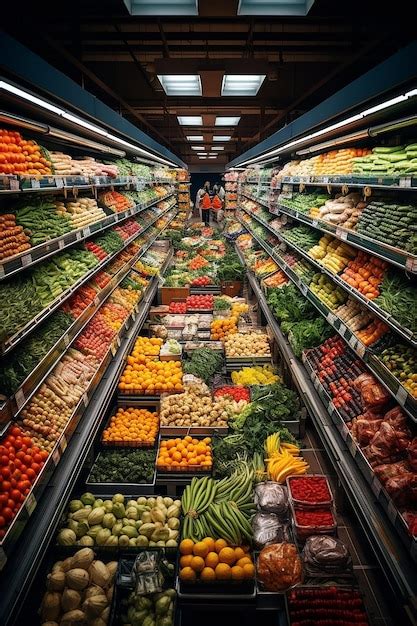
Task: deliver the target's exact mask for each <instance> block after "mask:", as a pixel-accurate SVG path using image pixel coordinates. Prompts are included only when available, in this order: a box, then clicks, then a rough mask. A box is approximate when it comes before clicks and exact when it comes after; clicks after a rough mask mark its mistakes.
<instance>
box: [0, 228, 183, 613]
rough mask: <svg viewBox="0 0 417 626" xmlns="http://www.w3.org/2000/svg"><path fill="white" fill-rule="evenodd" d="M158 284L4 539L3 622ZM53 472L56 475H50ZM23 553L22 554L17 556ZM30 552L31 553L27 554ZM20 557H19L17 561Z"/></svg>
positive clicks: (32, 568) (33, 567)
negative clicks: (5, 588)
mask: <svg viewBox="0 0 417 626" xmlns="http://www.w3.org/2000/svg"><path fill="white" fill-rule="evenodd" d="M164 228H165V227H164ZM162 230H163V229H162ZM171 259H172V251H170V253H169V254H168V256H167V258H166V259H165V261H164V263H163V265H162V267H161V270H160V271H161V272H162V273H163V272H165V270H166V268H167V266H168V264H169V263H170V262H171ZM157 289H158V277H157V276H154V277H153V278H152V279H151V281H150V283H149V285H148V287H147V288H146V290H145V293H144V297H143V299H142V300H141V301H140V302H139V303H138V305H137V306H136V307H135V310H134V311H133V312H132V314H131V315H130V316H129V318H127V320H126V321H125V323H124V324H123V326H122V327H121V329H120V331H119V334H118V335H117V336H116V338H115V339H114V340H113V342H112V345H111V346H110V348H109V351H108V353H107V355H106V356H105V357H104V359H103V360H102V363H101V365H100V368H99V370H98V372H97V373H96V375H95V376H94V378H93V379H92V381H91V383H90V386H89V389H88V390H87V391H86V393H84V395H83V396H82V398H81V400H80V402H79V404H78V406H77V407H76V409H75V410H74V413H73V416H72V417H71V419H70V421H69V422H68V424H67V428H66V430H65V431H64V433H63V434H62V436H61V438H60V440H59V441H58V442H57V443H56V446H55V448H54V451H53V452H52V454H51V455H50V456H49V458H48V461H47V464H46V465H45V468H46V469H47V470H48V471H46V469H45V474H44V472H42V474H41V476H44V478H45V480H43V484H42V488H41V489H39V490H38V491H37V492H36V496H35V495H34V494H33V493H32V492H31V494H30V495H29V496H28V498H27V501H26V503H25V505H24V506H23V507H22V509H21V511H22V513H23V514H24V515H23V518H22V519H21V520H19V522H20V523H19V524H15V523H13V525H12V526H11V532H10V534H9V532H8V533H7V535H6V536H5V538H4V540H3V543H2V546H1V548H0V569H2V568H3V569H4V568H5V569H6V574H7V580H8V592H7V594H6V593H5V594H2V598H1V600H0V615H2V617H1V618H0V621H1V622H2V623H4V624H6V623H8V620H9V618H10V616H11V614H12V612H13V611H15V610H16V611H17V610H18V599H17V598H18V596H19V594H20V593H21V592H23V594H25V593H26V592H27V590H28V587H29V585H26V586H25V584H24V583H27V581H28V580H29V579H32V578H33V577H34V575H35V574H36V571H37V569H38V567H39V565H40V561H41V558H39V557H40V555H42V554H43V552H44V550H45V547H46V545H47V543H48V542H49V540H50V537H51V534H52V533H53V532H54V530H55V529H56V527H57V525H58V524H59V522H60V519H61V516H62V512H63V509H64V507H65V504H66V500H67V498H68V496H69V494H70V492H71V490H72V489H73V486H74V484H75V482H76V480H77V478H78V475H79V472H80V471H81V468H82V465H83V464H84V462H85V459H86V457H87V454H88V452H89V450H90V448H91V445H92V443H93V441H94V439H95V436H96V434H97V432H98V428H99V426H100V424H101V419H102V415H103V414H104V412H105V411H106V410H107V409H108V407H109V406H110V404H111V402H112V398H113V393H114V391H115V389H116V387H117V381H118V378H119V376H120V374H121V372H122V370H123V367H124V362H125V356H126V354H129V352H130V350H131V348H132V346H133V344H134V341H135V338H136V336H137V333H138V332H139V331H140V329H141V328H142V326H143V324H144V322H145V320H146V317H147V314H148V310H149V307H150V306H151V303H152V301H153V299H154V297H155V295H156V293H157ZM126 331H127V332H126ZM64 451H66V454H65V458H64V460H63V461H62V462H59V461H60V458H61V456H62V454H63V453H64ZM55 468H56V469H55ZM51 476H52V480H50V479H51ZM46 479H47V480H46ZM48 481H49V484H47V483H48ZM48 488H49V490H50V497H49V498H46V497H43V498H42V499H41V500H40V501H39V502H37V499H39V497H40V494H41V492H42V491H45V490H46V489H48ZM16 520H17V518H16ZM27 524H30V525H31V527H32V529H33V533H30V532H27V533H25V535H24V537H23V540H21V541H20V542H19V543H16V542H17V539H18V537H19V534H20V533H21V532H22V530H23V527H24V526H25V525H27ZM12 529H13V532H12ZM21 550H23V551H22V552H21ZM19 553H20V556H18V555H19ZM28 553H30V554H29V556H28ZM34 555H37V557H38V558H36V557H35V556H34ZM16 557H17V560H16ZM16 563H19V567H17V566H16ZM23 581H24V583H23Z"/></svg>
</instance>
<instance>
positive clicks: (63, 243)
mask: <svg viewBox="0 0 417 626" xmlns="http://www.w3.org/2000/svg"><path fill="white" fill-rule="evenodd" d="M58 248H59V250H63V249H64V248H65V241H64V240H63V239H60V240H59V241H58Z"/></svg>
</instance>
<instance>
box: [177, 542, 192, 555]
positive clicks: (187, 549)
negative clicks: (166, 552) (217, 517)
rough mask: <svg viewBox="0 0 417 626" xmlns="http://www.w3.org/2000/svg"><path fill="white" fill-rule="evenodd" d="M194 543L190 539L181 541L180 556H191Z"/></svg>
mask: <svg viewBox="0 0 417 626" xmlns="http://www.w3.org/2000/svg"><path fill="white" fill-rule="evenodd" d="M193 546H194V542H193V541H191V539H183V540H182V541H181V543H180V553H181V554H192V553H193Z"/></svg>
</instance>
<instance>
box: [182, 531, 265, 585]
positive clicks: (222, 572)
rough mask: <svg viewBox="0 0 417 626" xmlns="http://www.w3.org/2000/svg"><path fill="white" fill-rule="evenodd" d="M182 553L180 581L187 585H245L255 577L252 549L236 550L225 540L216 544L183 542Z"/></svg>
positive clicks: (209, 540) (208, 538) (208, 540)
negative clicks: (223, 582)
mask: <svg viewBox="0 0 417 626" xmlns="http://www.w3.org/2000/svg"><path fill="white" fill-rule="evenodd" d="M180 553H181V555H182V556H181V558H180V579H181V580H183V581H186V582H194V581H196V580H200V581H202V582H212V581H214V580H236V581H242V580H249V579H252V578H253V577H254V574H255V566H254V564H253V561H252V557H251V555H250V553H249V548H248V547H247V546H242V547H237V548H233V547H232V546H230V545H229V544H228V543H227V541H225V540H224V539H217V540H216V541H215V540H214V539H213V538H212V537H205V539H203V540H202V541H198V542H196V543H195V542H194V541H192V540H191V539H183V540H182V541H181V543H180Z"/></svg>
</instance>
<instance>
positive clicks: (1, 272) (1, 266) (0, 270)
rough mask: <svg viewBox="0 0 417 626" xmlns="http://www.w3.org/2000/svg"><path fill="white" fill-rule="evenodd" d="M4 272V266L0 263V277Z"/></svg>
mask: <svg viewBox="0 0 417 626" xmlns="http://www.w3.org/2000/svg"><path fill="white" fill-rule="evenodd" d="M5 274H6V272H5V271H4V266H3V265H0V278H3V276H5Z"/></svg>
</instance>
